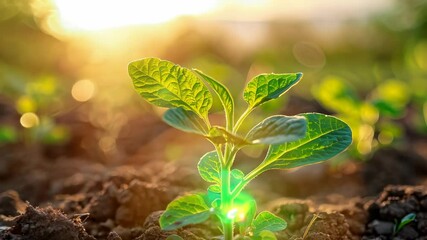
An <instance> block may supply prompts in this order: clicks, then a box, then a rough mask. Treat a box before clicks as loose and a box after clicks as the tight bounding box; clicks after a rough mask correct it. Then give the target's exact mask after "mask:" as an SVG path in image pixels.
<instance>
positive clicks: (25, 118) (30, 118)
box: [19, 112, 40, 128]
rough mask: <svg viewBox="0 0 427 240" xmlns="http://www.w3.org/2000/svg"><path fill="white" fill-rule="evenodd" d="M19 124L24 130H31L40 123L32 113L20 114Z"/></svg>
mask: <svg viewBox="0 0 427 240" xmlns="http://www.w3.org/2000/svg"><path fill="white" fill-rule="evenodd" d="M19 122H20V123H21V125H22V126H23V127H24V128H32V127H35V126H38V125H39V123H40V120H39V117H38V116H37V115H36V114H35V113H33V112H27V113H24V114H22V116H21V118H20V120H19Z"/></svg>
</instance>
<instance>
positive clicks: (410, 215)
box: [394, 213, 417, 234]
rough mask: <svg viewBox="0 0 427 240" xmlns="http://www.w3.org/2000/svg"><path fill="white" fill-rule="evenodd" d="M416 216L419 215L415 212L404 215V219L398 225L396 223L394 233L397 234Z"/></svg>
mask: <svg viewBox="0 0 427 240" xmlns="http://www.w3.org/2000/svg"><path fill="white" fill-rule="evenodd" d="M416 217H417V215H416V214H415V213H410V214H408V215H406V216H404V217H403V218H402V220H401V221H400V223H399V224H398V225H395V229H394V233H395V234H396V233H398V232H400V230H402V228H403V227H405V226H406V225H408V224H409V223H411V222H413V221H414V220H415V218H416ZM396 226H397V227H396Z"/></svg>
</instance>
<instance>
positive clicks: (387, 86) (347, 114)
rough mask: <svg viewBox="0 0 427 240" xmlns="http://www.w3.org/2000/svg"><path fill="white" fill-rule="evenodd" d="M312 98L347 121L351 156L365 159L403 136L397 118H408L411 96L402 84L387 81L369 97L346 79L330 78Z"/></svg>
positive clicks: (396, 81) (315, 88) (316, 87)
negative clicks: (351, 131) (359, 94)
mask: <svg viewBox="0 0 427 240" xmlns="http://www.w3.org/2000/svg"><path fill="white" fill-rule="evenodd" d="M313 95H314V97H315V98H316V99H317V101H318V102H319V103H320V104H321V105H323V106H324V107H325V108H326V109H328V110H330V111H333V112H335V113H336V114H337V116H338V117H339V118H341V119H344V120H345V121H346V122H347V123H348V124H349V125H350V127H351V129H352V130H353V132H354V134H353V142H354V144H353V147H352V148H351V149H350V150H349V151H348V152H349V153H350V154H351V155H352V157H355V158H359V159H366V158H367V157H368V156H370V154H371V153H373V152H374V151H375V150H376V149H378V147H380V146H388V145H390V144H392V143H393V142H394V141H396V139H398V138H399V137H401V135H402V129H401V128H402V127H401V126H400V125H399V124H398V121H396V119H399V118H402V117H403V116H404V115H405V111H406V108H407V105H408V104H409V101H410V98H411V93H410V89H409V86H407V85H406V84H405V83H404V82H403V81H398V80H387V81H384V82H382V83H381V84H379V85H378V86H377V87H376V88H375V89H374V90H372V91H371V92H370V93H369V94H368V96H367V97H366V98H360V97H359V96H358V94H357V93H356V91H355V90H354V89H353V88H351V86H349V85H348V84H347V83H346V82H345V81H344V80H343V79H341V78H338V77H328V78H325V79H324V80H323V81H321V82H320V83H319V84H317V85H316V86H315V87H314V88H313Z"/></svg>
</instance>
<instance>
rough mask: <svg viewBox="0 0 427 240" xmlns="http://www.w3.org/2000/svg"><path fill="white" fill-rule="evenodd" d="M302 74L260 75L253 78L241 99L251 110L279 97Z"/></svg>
mask: <svg viewBox="0 0 427 240" xmlns="http://www.w3.org/2000/svg"><path fill="white" fill-rule="evenodd" d="M301 77H302V73H283V74H273V73H271V74H261V75H258V76H256V77H255V78H253V79H252V80H251V81H250V82H249V83H248V85H247V86H246V88H245V90H244V92H243V98H244V99H245V101H246V102H247V103H248V104H249V106H250V107H251V108H254V107H256V106H258V105H260V104H263V103H264V102H267V101H269V100H272V99H275V98H278V97H280V96H281V95H282V94H283V93H285V92H286V91H287V90H288V89H289V88H291V87H292V86H293V85H295V84H296V83H297V82H298V81H299V80H300V79H301Z"/></svg>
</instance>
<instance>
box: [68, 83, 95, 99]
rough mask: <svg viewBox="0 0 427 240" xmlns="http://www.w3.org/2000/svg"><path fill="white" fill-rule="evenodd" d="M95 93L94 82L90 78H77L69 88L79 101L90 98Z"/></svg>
mask: <svg viewBox="0 0 427 240" xmlns="http://www.w3.org/2000/svg"><path fill="white" fill-rule="evenodd" d="M94 94H95V84H94V83H93V82H92V81H91V80H87V79H84V80H79V81H77V82H76V83H74V85H73V88H72V89H71V95H72V96H73V98H74V99H75V100H77V101H79V102H86V101H88V100H90V99H91V98H92V97H93V95H94Z"/></svg>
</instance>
